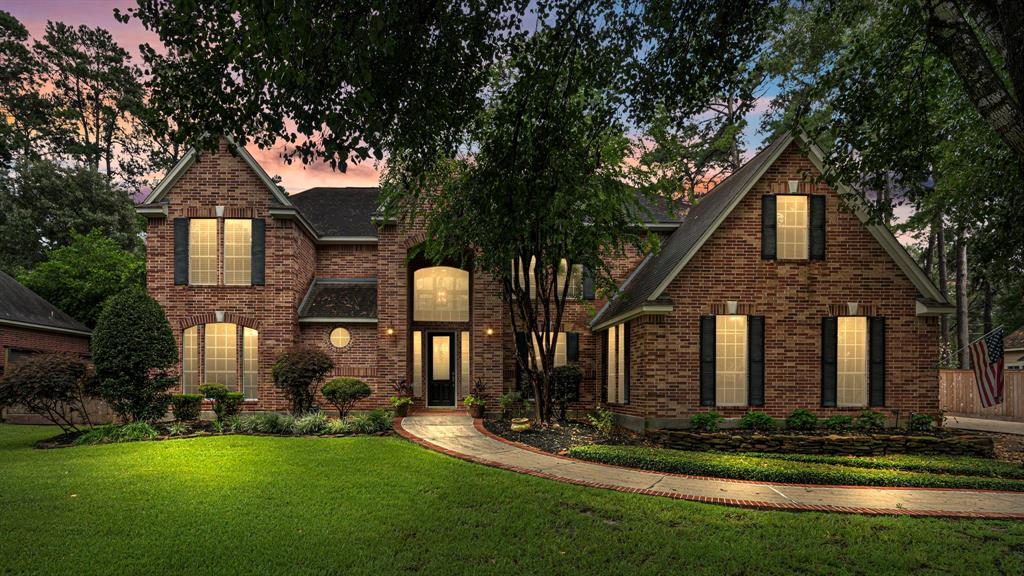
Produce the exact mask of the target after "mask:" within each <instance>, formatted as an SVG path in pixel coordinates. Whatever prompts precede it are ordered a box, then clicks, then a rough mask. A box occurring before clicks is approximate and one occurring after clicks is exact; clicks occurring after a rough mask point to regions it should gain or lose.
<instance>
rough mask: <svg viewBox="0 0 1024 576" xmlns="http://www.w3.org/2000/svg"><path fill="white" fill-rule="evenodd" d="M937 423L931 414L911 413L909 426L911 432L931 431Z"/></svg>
mask: <svg viewBox="0 0 1024 576" xmlns="http://www.w3.org/2000/svg"><path fill="white" fill-rule="evenodd" d="M934 425H935V417H934V416H932V415H931V414H911V415H910V424H909V425H908V428H909V429H910V431H911V432H929V431H931V429H932V426H934Z"/></svg>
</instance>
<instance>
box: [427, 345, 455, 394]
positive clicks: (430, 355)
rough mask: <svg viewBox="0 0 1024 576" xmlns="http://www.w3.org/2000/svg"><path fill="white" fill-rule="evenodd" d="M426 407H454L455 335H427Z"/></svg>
mask: <svg viewBox="0 0 1024 576" xmlns="http://www.w3.org/2000/svg"><path fill="white" fill-rule="evenodd" d="M427 406H455V334H454V333H452V332H445V333H440V334H438V333H436V332H430V333H428V334H427Z"/></svg>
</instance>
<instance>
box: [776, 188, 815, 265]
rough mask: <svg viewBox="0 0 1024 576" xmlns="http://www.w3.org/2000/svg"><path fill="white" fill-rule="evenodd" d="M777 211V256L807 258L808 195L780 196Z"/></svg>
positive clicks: (793, 258) (781, 258) (786, 258)
mask: <svg viewBox="0 0 1024 576" xmlns="http://www.w3.org/2000/svg"><path fill="white" fill-rule="evenodd" d="M776 213H777V217H778V236H777V239H776V257H777V258H778V259H780V260H806V259H807V249H808V244H809V236H808V232H807V221H808V216H807V213H808V212H807V196H778V197H777V198H776Z"/></svg>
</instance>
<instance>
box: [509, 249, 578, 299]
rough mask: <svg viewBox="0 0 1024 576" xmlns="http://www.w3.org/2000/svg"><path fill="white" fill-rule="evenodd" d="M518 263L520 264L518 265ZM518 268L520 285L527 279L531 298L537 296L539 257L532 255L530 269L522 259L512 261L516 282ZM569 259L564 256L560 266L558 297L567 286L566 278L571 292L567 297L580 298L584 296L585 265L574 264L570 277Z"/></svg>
mask: <svg viewBox="0 0 1024 576" xmlns="http://www.w3.org/2000/svg"><path fill="white" fill-rule="evenodd" d="M517 265H518V266H517ZM517 267H518V268H519V270H518V281H519V285H520V286H524V285H525V283H526V282H527V281H529V283H530V298H536V297H537V273H536V272H537V257H536V256H531V257H530V267H529V269H526V268H523V266H522V261H521V260H516V261H515V262H513V263H512V274H513V276H512V281H513V283H514V282H516V278H517V276H516V272H517V270H516V268H517ZM568 270H569V261H568V260H566V259H565V258H562V260H561V262H560V263H559V266H558V297H561V296H562V290H563V289H564V288H565V282H566V280H568V281H569V293H568V294H567V296H566V297H567V298H568V299H569V300H579V299H581V298H583V265H582V264H573V266H572V277H571V278H568V276H569V275H568V274H567V272H568Z"/></svg>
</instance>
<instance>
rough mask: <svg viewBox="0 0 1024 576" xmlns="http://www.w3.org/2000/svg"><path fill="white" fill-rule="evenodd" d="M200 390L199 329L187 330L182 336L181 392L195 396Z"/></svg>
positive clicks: (195, 327) (196, 327) (194, 327)
mask: <svg viewBox="0 0 1024 576" xmlns="http://www.w3.org/2000/svg"><path fill="white" fill-rule="evenodd" d="M198 388H199V327H198V326H193V327H191V328H186V329H185V331H184V332H183V333H182V335H181V392H182V393H183V394H195V393H196V390H197V389H198Z"/></svg>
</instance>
